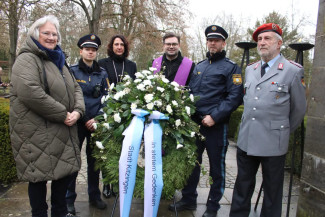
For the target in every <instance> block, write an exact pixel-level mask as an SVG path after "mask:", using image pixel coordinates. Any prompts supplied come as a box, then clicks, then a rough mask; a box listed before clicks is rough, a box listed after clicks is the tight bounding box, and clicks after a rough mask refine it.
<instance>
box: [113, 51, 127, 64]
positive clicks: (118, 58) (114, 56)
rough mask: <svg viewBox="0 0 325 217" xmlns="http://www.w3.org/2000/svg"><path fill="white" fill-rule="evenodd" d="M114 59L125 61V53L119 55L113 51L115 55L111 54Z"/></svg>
mask: <svg viewBox="0 0 325 217" xmlns="http://www.w3.org/2000/svg"><path fill="white" fill-rule="evenodd" d="M110 57H111V59H112V60H114V61H116V62H123V61H124V60H125V57H124V55H122V56H119V55H116V54H115V53H113V55H111V56H110Z"/></svg>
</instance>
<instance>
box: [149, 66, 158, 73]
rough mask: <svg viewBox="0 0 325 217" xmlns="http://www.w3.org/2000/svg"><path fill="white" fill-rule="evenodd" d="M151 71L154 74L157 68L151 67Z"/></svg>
mask: <svg viewBox="0 0 325 217" xmlns="http://www.w3.org/2000/svg"><path fill="white" fill-rule="evenodd" d="M149 70H150V71H152V72H154V71H156V70H157V68H155V67H149Z"/></svg>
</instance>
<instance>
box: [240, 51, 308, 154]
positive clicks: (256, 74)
mask: <svg viewBox="0 0 325 217" xmlns="http://www.w3.org/2000/svg"><path fill="white" fill-rule="evenodd" d="M245 73H246V74H245V78H246V79H245V84H244V88H245V95H244V113H243V116H242V121H241V125H240V131H239V136H238V141H237V145H238V147H239V148H240V149H242V150H243V151H245V152H247V154H248V155H253V156H280V155H284V154H285V153H287V150H288V143H289V136H290V132H293V131H294V130H295V129H296V128H297V127H298V126H299V124H300V123H301V121H302V119H303V117H304V114H305V111H306V99H305V87H304V86H303V84H302V82H301V80H302V78H303V68H302V67H301V66H299V65H297V64H296V63H292V62H289V61H288V60H286V59H285V58H284V57H283V56H280V58H278V60H277V61H276V62H275V63H274V64H273V65H272V67H271V68H270V69H269V70H268V71H267V73H266V74H265V75H264V76H263V77H262V78H261V61H259V62H257V63H254V64H252V65H250V66H248V67H247V68H246V72H245Z"/></svg>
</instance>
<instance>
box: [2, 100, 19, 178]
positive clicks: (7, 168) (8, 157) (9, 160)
mask: <svg viewBox="0 0 325 217" xmlns="http://www.w3.org/2000/svg"><path fill="white" fill-rule="evenodd" d="M15 179H17V176H16V164H15V161H14V158H13V154H12V149H11V145H10V136H9V100H8V99H3V98H0V182H3V183H10V182H12V181H14V180H15Z"/></svg>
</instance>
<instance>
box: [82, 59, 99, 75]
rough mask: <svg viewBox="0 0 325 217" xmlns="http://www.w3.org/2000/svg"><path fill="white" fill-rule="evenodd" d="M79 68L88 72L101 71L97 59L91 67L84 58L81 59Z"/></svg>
mask: <svg viewBox="0 0 325 217" xmlns="http://www.w3.org/2000/svg"><path fill="white" fill-rule="evenodd" d="M79 68H80V69H81V70H82V71H84V72H87V73H89V74H91V73H92V72H100V67H99V65H98V63H97V62H96V61H93V65H92V66H91V67H89V66H88V65H87V64H86V63H85V62H84V61H83V60H82V58H81V59H80V60H79Z"/></svg>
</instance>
